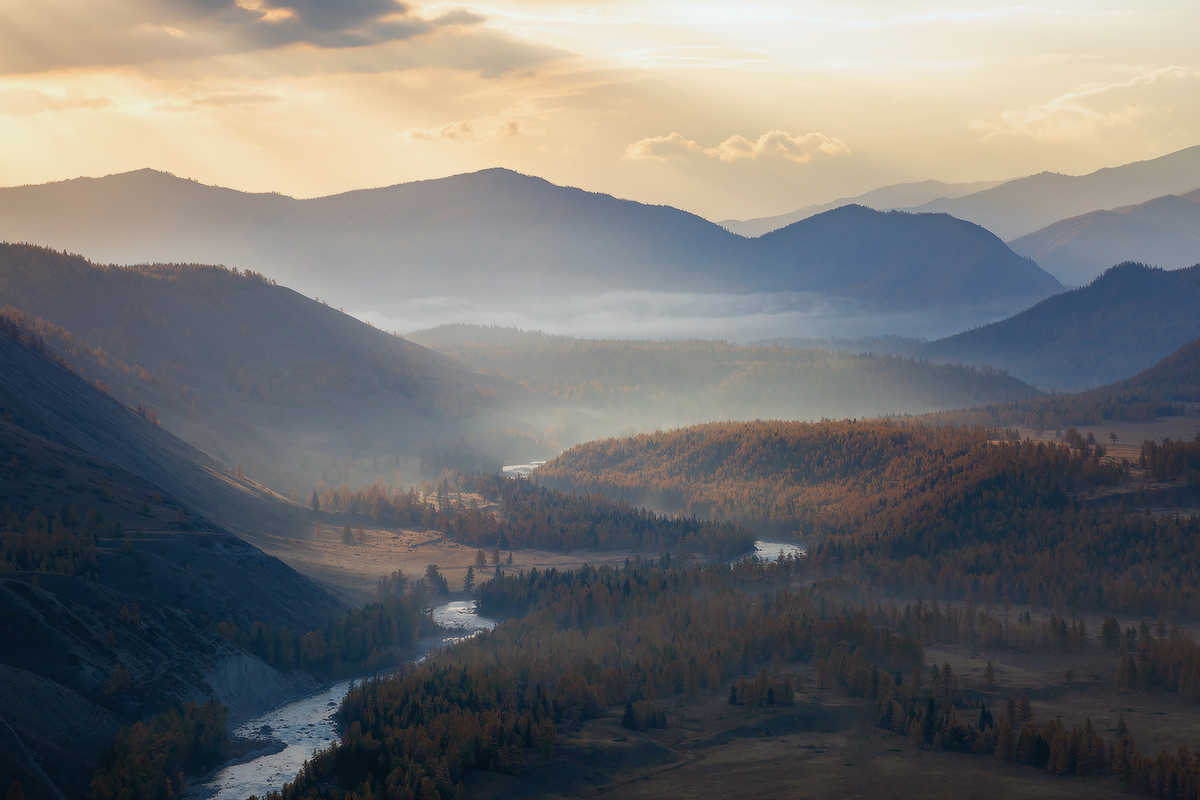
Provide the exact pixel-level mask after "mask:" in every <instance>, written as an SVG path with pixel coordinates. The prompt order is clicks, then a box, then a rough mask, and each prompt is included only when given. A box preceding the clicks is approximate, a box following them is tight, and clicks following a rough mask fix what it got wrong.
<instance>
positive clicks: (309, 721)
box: [187, 539, 808, 800]
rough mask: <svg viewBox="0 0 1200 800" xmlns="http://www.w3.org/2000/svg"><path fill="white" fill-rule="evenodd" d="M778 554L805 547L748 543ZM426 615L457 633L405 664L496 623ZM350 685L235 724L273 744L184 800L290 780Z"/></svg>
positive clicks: (461, 611)
mask: <svg viewBox="0 0 1200 800" xmlns="http://www.w3.org/2000/svg"><path fill="white" fill-rule="evenodd" d="M780 550H782V551H783V552H784V553H788V554H791V553H793V552H797V551H798V552H799V553H801V554H804V553H807V552H808V550H807V548H806V547H804V546H803V545H799V544H795V543H794V542H781V541H773V540H769V539H759V540H757V541H755V543H754V552H753V555H755V556H758V557H759V558H767V559H772V560H774V559H775V558H777V557H778V556H779V551H780ZM748 555H751V554H750V553H747V556H748ZM745 557H746V556H742V558H745ZM432 613H433V619H434V621H435V622H437V623H438V624H439V625H441V626H443V627H445V628H448V629H451V630H458V631H462V632H461V633H454V634H451V635H449V636H444V637H434V638H430V639H425V640H422V642H421V644H420V648H421V649H420V651H419V654H418V655H417V656H416V657H414V658H413V659H411V661H410V662H409V663H418V662H420V661H422V660H424V658H425V656H426V655H427V654H428V653H430V652H431V651H433V650H436V649H438V648H440V647H445V646H447V645H450V644H453V643H454V642H457V641H460V640H462V639H464V638H466V637H467V636H471V635H473V634H474V633H476V632H478V631H481V630H489V629H491V628H493V627H495V625H496V622H495V620H491V619H488V618H487V617H481V616H479V615H478V614H476V613H475V603H474V602H473V601H470V600H456V601H454V602H450V603H443V604H442V605H440V606H436V607H435V608H434V609H433V612H432ZM354 683H356V681H340V682H338V683H335V684H333V685H332V686H330V687H329V688H327V689H325V690H324V691H321V692H318V693H317V694H313V695H309V696H308V697H302V698H300V699H299V700H293V701H292V702H290V703H285V704H284V705H281V706H278V707H277V708H273V709H271V710H270V711H267V712H266V713H264V714H260V715H259V716H257V717H255V718H254V719H251V720H250V721H249V722H246V723H244V724H242V725H240V726H239V727H238V728H236V729H235V730H234V732H233V733H234V736H237V737H242V738H246V739H255V740H271V741H273V742H274V746H273V747H270V748H265V752H261V753H260V754H258V755H256V754H254V753H252V754H251V755H250V756H249V757H248V758H246V759H245V760H243V761H241V762H240V763H233V764H228V765H226V766H224V767H222V768H221V769H219V770H218V771H217V772H216V773H214V774H213V776H212V777H210V778H209V779H208V780H205V781H201V782H196V783H194V784H192V785H191V786H189V787H188V790H187V798H188V800H246V798H248V797H250V796H251V795H257V796H259V797H262V796H263V795H264V794H266V793H267V792H269V791H273V790H278V789H280V788H282V787H283V784H285V783H287V782H288V781H290V780H292V779H293V778H295V777H296V773H298V772H299V771H300V767H301V766H302V765H303V764H304V762H305V760H307V759H308V758H309V757H310V756H311V755H312V754H313V753H315V752H316V751H317V750H320V749H321V748H323V747H326V746H328V745H329V744H331V743H332V742H334V741H336V740H337V724H336V722H335V720H334V715H335V714H336V713H337V710H338V706H340V705H341V703H342V698H344V697H345V696H346V693H347V692H348V691H350V687H351V686H352V685H354Z"/></svg>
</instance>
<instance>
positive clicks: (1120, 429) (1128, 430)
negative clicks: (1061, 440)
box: [1017, 414, 1200, 463]
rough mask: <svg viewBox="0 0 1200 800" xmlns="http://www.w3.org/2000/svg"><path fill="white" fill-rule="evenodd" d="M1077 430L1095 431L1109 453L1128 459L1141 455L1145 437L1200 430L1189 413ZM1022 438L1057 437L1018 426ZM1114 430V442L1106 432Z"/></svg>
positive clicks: (1178, 435) (1173, 436)
mask: <svg viewBox="0 0 1200 800" xmlns="http://www.w3.org/2000/svg"><path fill="white" fill-rule="evenodd" d="M1076 428H1077V430H1078V431H1079V432H1080V433H1081V434H1083V435H1084V436H1087V435H1088V434H1089V433H1092V434H1095V436H1096V441H1097V442H1099V443H1100V444H1102V445H1104V449H1105V451H1106V452H1107V454H1108V455H1109V456H1112V457H1113V458H1116V459H1122V458H1127V459H1129V460H1130V461H1133V462H1135V463H1136V462H1137V460H1138V457H1139V456H1140V455H1141V454H1142V442H1144V441H1146V440H1147V439H1156V440H1158V441H1162V440H1163V439H1191V438H1193V437H1195V436H1196V434H1198V433H1200V416H1197V415H1195V414H1188V415H1187V416H1180V417H1160V418H1159V419H1157V420H1155V421H1154V422H1105V423H1103V424H1101V425H1079V426H1076ZM1017 430H1018V431H1020V433H1021V438H1022V439H1025V438H1029V439H1033V440H1034V441H1035V442H1038V441H1041V442H1052V441H1055V440H1057V439H1058V436H1056V435H1055V432H1054V431H1052V430H1051V431H1042V433H1041V434H1038V433H1037V432H1035V431H1034V430H1033V429H1032V428H1024V427H1019V428H1017ZM1110 433H1115V434H1116V435H1117V441H1116V442H1115V443H1114V442H1113V441H1112V440H1111V439H1110V438H1109V434H1110Z"/></svg>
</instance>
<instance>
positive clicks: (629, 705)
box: [621, 700, 638, 731]
mask: <svg viewBox="0 0 1200 800" xmlns="http://www.w3.org/2000/svg"><path fill="white" fill-rule="evenodd" d="M621 727H623V728H628V729H629V730H631V731H636V730H637V729H638V723H637V714H635V713H633V701H632V700H626V701H625V713H624V714H622V715H621Z"/></svg>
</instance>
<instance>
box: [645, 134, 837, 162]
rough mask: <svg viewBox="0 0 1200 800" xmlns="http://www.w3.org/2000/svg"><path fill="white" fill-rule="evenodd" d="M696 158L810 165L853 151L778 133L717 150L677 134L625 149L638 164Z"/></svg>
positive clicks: (819, 137)
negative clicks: (769, 158) (772, 159)
mask: <svg viewBox="0 0 1200 800" xmlns="http://www.w3.org/2000/svg"><path fill="white" fill-rule="evenodd" d="M693 155H704V156H707V157H708V158H715V159H718V160H720V161H727V162H734V161H753V160H755V159H758V158H759V157H761V156H775V157H779V158H783V159H786V160H788V161H793V162H795V163H797V164H807V163H808V162H810V161H812V160H813V159H814V158H818V157H828V158H833V157H837V156H846V155H850V147H849V145H847V144H846V143H845V142H843V141H842V140H841V139H834V138H832V137H830V136H826V135H825V134H823V133H807V134H803V135H795V134H791V133H788V132H787V131H781V130H774V131H768V132H766V133H764V134H763V135H762V136H759V137H758V138H757V139H755V140H753V141H751V140H750V139H747V138H746V137H745V136H740V135H736V136H730V137H729V138H728V139H726V140H725V141H723V142H721V143H720V144H718V145H716V146H715V147H704V146H702V145H701V144H700V143H699V142H695V141H692V140H691V139H687V138H685V137H684V136H683V135H681V134H679V133H674V132H673V133H671V135H669V136H654V137H651V138H648V139H642V140H641V141H638V142H634V143H633V144H631V145H629V146H628V147H626V148H625V156H626V157H627V158H630V159H633V160H635V161H637V160H647V159H649V160H657V161H664V160H666V159H668V158H678V157H684V156H693Z"/></svg>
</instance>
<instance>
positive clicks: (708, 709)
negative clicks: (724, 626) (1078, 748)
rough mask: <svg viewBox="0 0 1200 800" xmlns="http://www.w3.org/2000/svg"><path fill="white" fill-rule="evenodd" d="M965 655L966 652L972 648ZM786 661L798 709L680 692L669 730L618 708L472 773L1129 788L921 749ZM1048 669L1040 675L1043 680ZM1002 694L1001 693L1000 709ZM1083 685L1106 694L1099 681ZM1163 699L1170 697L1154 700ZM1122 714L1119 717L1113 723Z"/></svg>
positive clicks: (552, 781) (653, 782)
mask: <svg viewBox="0 0 1200 800" xmlns="http://www.w3.org/2000/svg"><path fill="white" fill-rule="evenodd" d="M927 652H928V656H929V660H930V662H932V661H934V660H936V659H941V658H942V657H943V656H946V657H947V658H948V659H949V658H953V659H955V660H958V659H959V654H957V653H953V654H951V653H943V652H942V651H936V650H930V651H927ZM961 655H962V658H963V659H965V658H966V652H965V650H964V651H963V653H962V654H961ZM952 663H954V662H953V661H952ZM980 664H981V665H982V662H980ZM1056 667H1057V665H1054V667H1053V668H1056ZM788 669H794V670H796V671H797V672H798V673H799V674H800V676H801V679H802V681H803V683H804V685H805V686H806V687H808V688H807V689H806V691H805V692H803V693H801V694H798V695H797V699H796V705H795V706H775V707H769V708H757V709H755V708H747V707H745V706H730V705H728V703H727V702H726V700H725V696H724V692H720V693H716V694H708V695H704V696H702V697H700V698H698V699H695V700H683V699H676V700H672V701H668V703H667V707H668V709H669V711H668V714H669V717H670V719H671V725H670V727H668V728H667V729H666V730H654V731H642V732H636V733H635V732H632V731H629V730H626V729H625V728H623V727H621V725H620V716H621V710H620V709H619V708H614V709H612V710H611V711H610V713H609V714H608V715H607V716H606V717H604V718H601V719H597V720H592V721H589V722H587V723H585V724H584V725H583V726H582V729H581V730H580V731H579V732H578V733H572V734H569V735H567V736H566V737H562V738H561V739H560V747H559V750H558V752H557V754H556V756H555V758H554V760H553V761H552V762H551V763H549V764H545V763H543V761H542V759H541V758H539V757H532V756H531V757H530V760H529V762H527V769H526V771H525V773H524V774H523V775H521V776H520V777H512V776H506V775H499V774H496V773H472V775H471V776H470V779H469V781H468V784H467V789H468V794H469V795H470V796H471V797H472V798H480V799H481V800H483V799H486V800H492V799H493V798H495V799H496V800H499V798H508V797H564V798H566V797H570V798H575V797H579V798H584V797H614V798H617V797H620V798H638V799H639V800H674V799H675V798H693V797H705V798H731V799H732V800H747V799H748V798H776V797H789V798H813V799H816V798H852V797H869V798H889V799H890V798H896V799H897V800H899V799H900V798H918V797H930V796H933V795H935V794H936V795H940V796H945V797H955V798H960V797H961V798H992V797H1028V796H1038V797H1045V798H1075V797H1121V796H1127V795H1126V794H1125V793H1124V792H1123V791H1122V790H1121V786H1120V783H1119V782H1118V781H1117V780H1116V779H1115V778H1110V777H1099V778H1078V777H1074V776H1071V777H1057V776H1054V775H1050V774H1048V773H1047V772H1044V771H1040V770H1034V769H1032V768H1029V767H1021V766H1017V765H1014V764H1001V763H998V762H997V761H996V760H995V759H994V758H992V757H991V756H983V755H963V754H955V753H944V752H935V751H925V750H921V749H919V748H916V747H913V746H911V745H909V744H907V743H906V742H904V741H903V739H902V737H899V736H896V735H893V734H890V733H885V732H883V731H880V730H878V729H877V728H875V726H874V724H873V716H874V710H875V701H874V700H869V699H868V700H864V699H861V698H851V697H847V696H846V695H844V694H842V693H841V692H840V691H837V690H829V691H826V690H819V689H814V688H812V686H813V680H812V679H813V669H812V665H809V664H793V665H789V666H788ZM964 669H965V666H964ZM1013 669H1014V670H1015V669H1016V666H1015V665H1014V666H1013ZM981 670H982V667H981ZM1047 675H1048V673H1045V672H1044V671H1039V672H1038V678H1039V679H1040V678H1044V677H1046V676H1047ZM1000 694H1001V693H1000V692H997V696H996V698H995V702H996V703H997V704H999V705H1000V706H1001V708H1002V707H1003V700H1002V699H1001V697H1000ZM1074 694H1075V695H1078V696H1079V697H1081V698H1083V697H1087V698H1092V697H1094V698H1095V699H1096V700H1100V697H1099V695H1092V694H1091V693H1090V690H1089V691H1084V692H1076V693H1074ZM1110 700H1112V701H1120V702H1122V703H1123V704H1124V705H1130V704H1131V703H1134V702H1137V704H1139V705H1143V706H1145V707H1146V708H1147V712H1146V714H1153V713H1154V712H1153V711H1151V710H1149V709H1151V708H1152V705H1148V704H1145V703H1141V702H1140V701H1134V700H1133V699H1132V698H1107V697H1105V700H1104V702H1108V701H1110ZM1085 704H1086V703H1085ZM1157 705H1163V706H1167V705H1169V703H1166V702H1164V703H1161V704H1153V708H1155V709H1157ZM1055 708H1057V706H1055V707H1051V706H1049V705H1047V704H1045V703H1043V702H1042V701H1041V700H1035V703H1034V709H1035V713H1036V714H1037V715H1038V718H1039V719H1044V718H1047V717H1048V716H1052V713H1051V712H1052V711H1054V709H1055ZM1065 710H1066V708H1065V706H1064V711H1065ZM1063 716H1064V722H1066V723H1067V724H1068V725H1070V724H1074V722H1075V720H1074V718H1073V717H1071V716H1068V715H1067V714H1066V713H1064V715H1063ZM1094 716H1095V715H1094ZM1180 716H1183V715H1180ZM1167 718H1168V717H1167V716H1165V715H1162V716H1147V717H1146V719H1147V720H1164V719H1167ZM1082 719H1083V717H1082V716H1080V717H1079V721H1080V722H1081V721H1082ZM1126 719H1127V721H1130V724H1131V727H1133V729H1134V732H1135V734H1136V733H1137V732H1138V730H1139V729H1141V728H1142V721H1143V720H1142V716H1140V715H1137V714H1127V715H1126ZM1115 720H1116V716H1115V714H1114V715H1113V724H1114V725H1115ZM1135 725H1136V727H1134V726H1135ZM1098 727H1099V725H1098ZM1149 727H1150V726H1149V724H1147V725H1146V728H1147V729H1148V728H1149ZM1101 730H1102V732H1103V728H1101ZM1109 735H1111V734H1109ZM1164 738H1165V737H1164ZM1144 742H1145V743H1144V747H1143V749H1144V751H1150V749H1151V747H1152V744H1153V742H1152V740H1151V739H1150V738H1146V739H1145V740H1144ZM1139 744H1142V740H1139Z"/></svg>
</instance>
